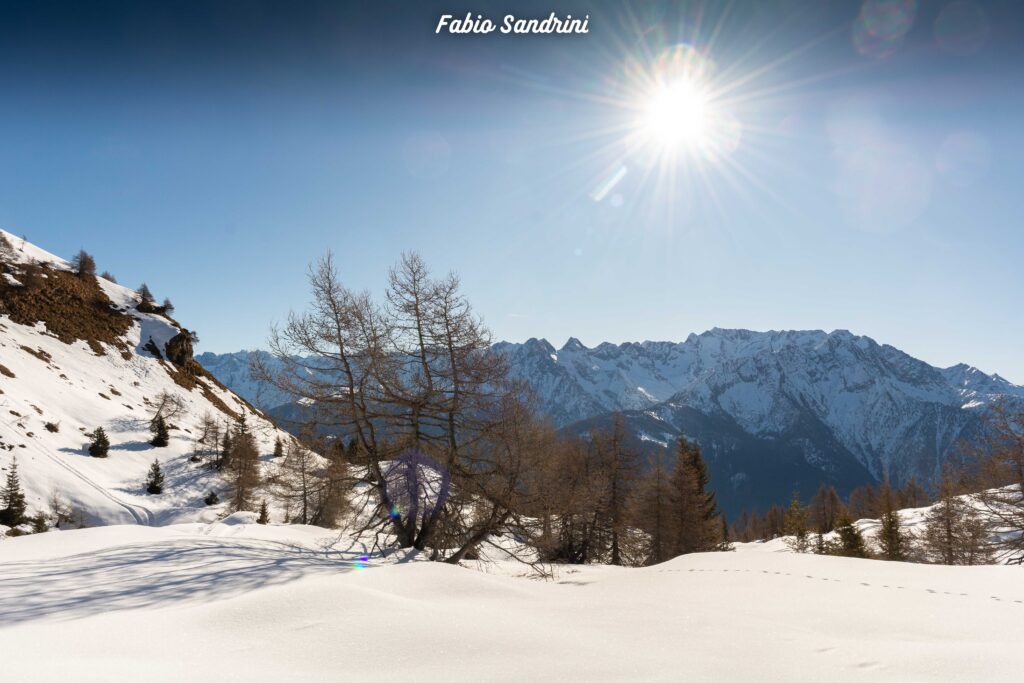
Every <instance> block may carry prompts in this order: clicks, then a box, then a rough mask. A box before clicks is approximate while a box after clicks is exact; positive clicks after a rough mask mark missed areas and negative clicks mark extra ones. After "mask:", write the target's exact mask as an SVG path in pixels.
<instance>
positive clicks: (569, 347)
mask: <svg viewBox="0 0 1024 683" xmlns="http://www.w3.org/2000/svg"><path fill="white" fill-rule="evenodd" d="M559 350H560V351H587V350H589V349H587V347H586V346H584V345H583V342H581V341H580V340H579V339H577V338H576V337H569V339H568V341H566V342H565V344H564V345H563V346H562V348H561V349H559Z"/></svg>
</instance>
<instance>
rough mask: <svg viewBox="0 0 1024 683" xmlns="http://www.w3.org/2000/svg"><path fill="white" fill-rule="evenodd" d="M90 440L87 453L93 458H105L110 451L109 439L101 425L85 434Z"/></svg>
mask: <svg viewBox="0 0 1024 683" xmlns="http://www.w3.org/2000/svg"><path fill="white" fill-rule="evenodd" d="M86 436H88V437H89V438H90V439H92V441H90V442H89V455H91V456H92V457H94V458H105V457H107V453H108V452H109V451H110V439H108V438H107V432H106V431H105V430H104V429H103V427H97V428H96V429H95V430H94V431H92V432H90V433H89V434H86Z"/></svg>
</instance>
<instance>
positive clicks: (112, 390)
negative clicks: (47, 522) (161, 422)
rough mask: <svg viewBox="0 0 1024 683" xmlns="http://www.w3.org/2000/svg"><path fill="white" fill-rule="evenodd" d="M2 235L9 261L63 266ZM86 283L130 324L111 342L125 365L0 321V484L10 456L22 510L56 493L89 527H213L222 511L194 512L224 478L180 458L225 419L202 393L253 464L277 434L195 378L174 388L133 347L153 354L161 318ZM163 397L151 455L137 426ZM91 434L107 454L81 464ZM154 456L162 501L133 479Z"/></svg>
mask: <svg viewBox="0 0 1024 683" xmlns="http://www.w3.org/2000/svg"><path fill="white" fill-rule="evenodd" d="M5 234H6V235H7V238H8V239H9V241H10V242H11V243H12V244H13V245H14V247H15V249H16V257H17V259H18V261H20V262H21V263H28V262H45V263H49V264H50V265H51V267H52V268H54V269H58V270H67V269H68V268H69V267H70V266H69V264H68V262H67V261H65V260H64V259H61V258H59V257H57V256H55V255H53V254H50V253H49V252H46V251H44V250H43V249H40V248H39V247H36V246H35V245H33V244H31V243H27V242H22V240H21V239H20V238H17V237H14V236H13V235H11V234H10V233H5ZM98 281H99V283H100V286H101V287H102V289H103V292H104V294H106V296H107V297H108V298H109V299H110V301H111V302H112V304H114V305H115V306H117V307H118V308H119V310H121V311H122V312H123V314H124V315H126V316H130V317H131V319H132V324H131V327H130V329H129V330H128V332H127V334H126V335H125V336H124V337H123V342H124V343H125V344H126V345H127V347H128V348H129V349H131V353H129V354H128V355H127V357H126V356H123V355H122V352H121V350H120V349H118V348H114V347H113V346H111V345H109V344H102V346H103V349H104V355H97V354H96V353H94V352H93V351H92V350H91V349H90V348H89V346H88V345H87V344H86V342H84V341H81V340H78V341H75V342H73V343H71V344H66V343H64V342H63V341H61V340H60V339H57V338H56V337H55V336H53V335H52V334H50V333H49V332H48V331H47V329H46V328H45V326H44V325H43V324H38V325H36V326H32V327H30V326H26V325H19V324H16V323H14V322H12V321H11V320H10V318H9V317H7V316H4V315H0V364H2V365H3V367H4V368H5V369H6V370H7V372H6V373H4V372H0V477H2V476H3V475H4V474H5V473H6V471H7V469H8V468H9V467H10V465H11V462H12V460H13V459H14V458H15V457H16V458H17V460H18V467H19V471H20V475H21V483H22V487H23V488H24V490H25V492H26V495H27V502H28V507H29V514H33V513H35V512H37V511H42V512H44V513H46V512H49V511H50V508H51V505H50V498H51V496H52V495H53V494H54V493H57V494H59V496H60V497H61V498H62V499H64V500H65V501H66V502H68V503H69V504H70V505H71V506H72V507H73V508H74V509H76V510H79V511H81V513H82V517H83V520H84V521H85V522H86V523H87V524H89V525H95V524H128V523H137V524H167V523H172V522H181V521H193V520H201V521H213V520H214V519H216V518H217V517H218V516H220V515H222V514H224V509H223V508H224V506H223V504H221V505H219V506H213V507H205V505H204V503H203V499H204V497H205V496H206V495H207V494H208V493H209V492H210V491H211V490H215V491H218V492H219V493H221V494H223V489H224V481H223V479H222V478H221V477H220V476H219V475H217V474H216V473H215V472H214V471H213V470H212V469H210V468H209V467H207V466H206V464H205V463H192V462H189V456H191V455H192V454H193V449H194V446H195V437H196V436H197V435H198V434H199V433H200V428H199V424H200V422H201V419H202V417H203V415H205V414H208V415H211V416H213V417H214V418H216V419H217V420H218V421H219V422H220V423H221V424H222V425H223V424H228V423H231V424H233V423H234V420H233V419H232V418H231V416H229V415H227V414H225V413H224V412H223V411H222V410H220V409H219V408H218V406H217V405H215V404H214V403H213V402H212V401H211V400H209V397H210V396H213V397H215V399H216V400H218V401H220V402H221V403H222V404H223V405H226V406H227V407H228V408H229V409H230V410H232V411H233V412H235V413H244V414H245V415H246V417H247V419H248V423H249V427H250V429H251V430H252V431H253V433H254V435H255V437H256V440H257V443H258V446H259V448H260V450H261V454H262V455H263V458H264V460H266V459H268V458H269V456H270V454H271V453H272V451H273V444H274V441H275V439H277V438H278V437H281V438H285V439H287V438H289V437H288V435H287V434H285V433H284V432H282V431H280V430H278V429H277V428H276V427H275V426H274V425H272V424H271V423H270V422H269V421H267V420H266V419H264V418H263V416H262V415H261V414H259V413H258V412H256V411H254V410H252V409H251V408H250V407H249V406H247V405H246V404H245V403H244V402H243V401H241V400H240V399H239V398H238V397H236V396H235V395H234V394H233V393H231V392H230V391H227V390H225V389H223V388H221V387H219V386H217V385H216V384H215V383H214V382H212V381H210V380H208V379H203V378H199V379H197V380H196V381H197V383H201V384H199V385H198V386H196V387H194V388H193V389H191V390H188V389H185V388H183V387H182V386H180V385H179V384H178V383H176V382H175V380H174V378H173V376H172V375H171V374H170V372H169V370H172V371H173V370H174V368H173V367H172V365H171V364H170V363H169V362H168V361H165V360H162V359H160V358H156V357H154V356H153V355H152V354H151V353H149V352H148V351H147V350H146V349H145V348H144V347H145V346H146V344H147V342H148V341H149V340H150V339H152V341H153V342H154V344H155V345H156V346H157V347H158V348H159V349H161V350H162V349H163V348H164V345H165V343H166V342H167V341H168V340H169V339H170V338H171V337H173V336H175V335H176V334H177V333H178V331H179V330H178V328H176V327H175V326H174V325H173V324H172V323H171V322H170V321H169V320H168V319H167V318H165V317H164V316H161V315H157V314H152V313H141V312H139V311H137V310H135V308H134V307H135V305H136V303H137V296H136V294H135V292H134V291H133V290H131V289H129V288H127V287H122V286H120V285H117V284H114V283H112V282H109V281H107V280H104V279H102V278H100V279H99V280H98ZM204 386H205V391H204V390H203V387H204ZM165 392H166V393H167V394H169V395H172V396H174V397H177V399H178V400H180V402H181V405H182V409H181V411H180V412H179V414H177V415H176V416H174V417H173V418H172V419H170V420H169V421H170V422H171V423H172V427H173V428H172V429H171V432H170V444H169V445H168V446H167V447H165V448H154V447H152V446H150V444H149V441H150V440H151V439H152V434H151V433H150V430H149V420H150V418H151V417H152V415H153V408H152V406H153V402H154V401H155V400H157V397H158V396H160V395H161V394H162V393H165ZM48 424H49V425H50V427H47V425H48ZM100 426H102V427H103V428H104V429H105V430H106V432H107V434H108V436H109V438H110V442H111V448H110V454H109V456H108V457H107V458H92V457H90V456H89V454H88V450H87V446H88V443H89V440H90V439H89V437H87V436H86V433H88V432H91V431H92V430H94V429H95V428H96V427H100ZM51 429H56V431H51ZM154 459H156V460H158V461H159V462H160V465H161V467H162V468H163V469H164V474H165V476H166V478H167V486H166V490H165V492H164V493H163V494H162V495H159V496H147V495H146V493H145V487H144V480H145V478H146V473H147V470H148V469H149V467H150V466H151V465H152V463H153V460H154ZM266 467H271V466H270V465H266ZM0 531H2V530H0Z"/></svg>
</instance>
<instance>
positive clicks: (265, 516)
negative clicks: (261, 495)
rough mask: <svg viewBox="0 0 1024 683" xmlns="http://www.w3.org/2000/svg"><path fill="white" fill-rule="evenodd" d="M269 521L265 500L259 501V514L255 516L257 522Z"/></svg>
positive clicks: (265, 522)
mask: <svg viewBox="0 0 1024 683" xmlns="http://www.w3.org/2000/svg"><path fill="white" fill-rule="evenodd" d="M269 521H270V512H269V511H268V510H267V501H265V500H264V501H260V516H259V517H257V518H256V523H257V524H267V523H268V522H269Z"/></svg>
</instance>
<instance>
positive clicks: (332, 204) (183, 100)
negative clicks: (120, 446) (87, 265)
mask: <svg viewBox="0 0 1024 683" xmlns="http://www.w3.org/2000/svg"><path fill="white" fill-rule="evenodd" d="M466 9H472V10H474V11H476V12H482V13H484V14H487V15H490V16H495V17H500V16H502V15H503V14H505V13H508V12H516V13H517V14H520V15H523V16H540V17H543V16H546V15H547V14H548V13H549V12H550V11H556V12H558V13H559V14H565V13H572V14H574V15H580V14H589V15H590V28H591V32H590V34H588V35H586V36H538V37H521V36H520V37H515V36H500V35H489V36H444V35H441V36H438V35H434V33H433V31H434V26H435V25H436V23H437V18H438V17H439V16H440V14H442V13H445V12H456V13H457V11H459V10H466ZM1021 14H1022V12H1021V10H1019V9H1018V8H1017V7H1016V6H1015V3H1013V2H978V3H968V2H956V3H950V2H943V1H938V0H933V1H927V0H921V1H920V2H913V1H912V0H898V1H897V0H872V2H869V3H868V4H867V7H866V8H865V7H862V5H861V3H857V2H849V3H846V2H832V3H820V2H801V1H798V0H791V1H781V0H780V1H778V2H759V3H744V2H732V3H724V2H723V3H715V2H704V3H682V4H678V3H672V4H666V5H665V6H660V5H658V4H657V3H650V2H645V3H636V4H633V5H622V4H620V3H600V2H575V3H557V2H548V3H537V2H516V3H512V2H509V3H506V4H504V5H502V4H495V3H490V4H485V3H469V4H464V5H460V6H459V7H454V6H452V5H445V4H436V3H422V2H420V3H409V4H402V3H396V2H378V3H363V4H342V3H330V2H310V3H302V4H301V5H300V6H295V5H293V4H288V3H283V2H270V3H268V2H209V3H193V2H181V3H162V4H157V3H141V2H104V1H99V2H96V3H88V4H79V3H59V2H42V3H0V83H2V87H3V94H4V106H3V107H2V108H0V226H2V227H4V228H5V229H7V230H9V231H11V232H14V233H16V234H24V235H26V236H28V238H29V239H30V240H32V241H34V242H36V243H38V244H40V246H43V247H44V248H47V249H49V250H51V251H54V252H57V253H61V254H71V253H73V252H74V251H76V250H77V249H78V248H80V247H85V248H86V249H88V250H89V251H91V252H92V253H94V254H95V256H96V257H97V260H98V261H99V265H100V268H101V269H109V270H110V271H111V272H113V273H114V274H115V275H116V276H117V277H118V279H119V280H120V281H121V282H122V283H125V284H130V285H136V284H138V283H139V282H142V281H143V280H145V281H146V282H147V283H148V284H149V285H150V287H151V288H152V289H153V291H154V292H155V293H156V294H157V295H158V296H160V297H162V296H170V297H171V298H172V299H173V300H174V302H175V304H176V305H177V308H178V317H179V318H180V319H181V320H182V321H183V322H184V323H185V324H186V325H188V326H189V327H194V328H195V329H197V330H198V332H199V334H200V337H201V339H202V344H201V349H202V350H211V351H230V350H237V349H240V348H255V347H259V346H260V345H261V344H262V343H263V341H264V339H265V338H266V334H267V330H268V327H269V325H270V324H271V323H272V322H273V321H275V320H281V319H282V318H283V317H284V316H285V315H286V313H287V312H288V310H289V309H291V308H301V307H302V306H303V305H304V303H305V301H306V299H307V293H306V288H305V283H304V274H305V268H306V266H307V264H308V263H309V262H310V261H311V260H313V259H315V258H317V257H318V256H319V255H320V254H322V253H323V252H324V251H325V250H326V249H332V250H334V252H335V253H336V254H337V255H338V260H339V262H340V263H341V264H342V268H343V276H344V279H345V281H346V282H347V283H348V284H350V285H351V286H352V287H354V288H357V289H363V288H368V289H370V290H374V291H380V290H381V289H382V287H383V285H384V280H385V274H386V269H387V267H388V266H389V265H390V264H391V263H393V262H394V261H395V259H396V258H397V257H398V255H399V254H400V252H401V251H402V250H404V249H415V250H418V251H420V252H421V253H422V254H423V255H424V257H425V258H426V259H427V261H428V262H429V263H430V264H432V265H433V267H435V268H436V269H437V270H438V271H447V270H449V269H454V270H456V271H458V272H459V273H460V275H461V276H462V279H463V283H464V287H465V290H466V292H467V294H468V295H469V296H470V298H471V300H472V301H473V302H474V305H475V307H476V308H477V310H478V311H479V312H480V313H481V314H483V315H484V317H485V319H486V320H487V322H488V323H489V325H490V326H491V328H492V329H493V331H494V333H495V336H496V337H498V338H503V339H509V340H513V341H516V340H524V339H526V338H529V337H534V336H536V337H546V338H548V339H549V340H551V341H552V342H553V343H555V344H556V345H560V344H561V343H562V342H564V340H565V339H566V338H568V337H569V336H575V337H578V338H580V339H581V340H582V341H583V342H584V343H587V344H596V343H599V342H601V341H615V342H619V341H626V340H643V339H671V340H681V339H683V338H685V337H686V335H687V334H689V333H690V332H700V331H703V330H705V329H707V328H710V327H714V326H719V327H745V328H752V329H792V328H799V329H812V328H813V329H817V328H821V329H826V330H830V329H835V328H845V329H849V330H851V331H853V332H856V333H860V334H867V335H870V336H872V337H874V338H875V339H877V340H878V341H880V342H884V343H889V344H892V345H894V346H897V347H899V348H902V349H903V350H905V351H907V352H909V353H911V354H912V355H915V356H918V357H920V358H923V359H925V360H927V361H929V362H932V363H934V364H937V365H949V364H952V363H955V362H960V361H964V362H968V363H971V364H974V365H977V366H979V367H981V368H982V369H984V370H986V371H988V372H999V373H1000V374H1002V375H1004V376H1006V377H1008V378H1009V379H1011V380H1014V381H1016V382H1024V355H1022V354H1020V353H1019V349H1020V346H1021V343H1020V339H1021V338H1024V320H1022V318H1021V316H1020V313H1019V311H1020V301H1021V299H1022V295H1024V277H1022V275H1021V266H1020V264H1021V261H1022V257H1024V231H1022V229H1021V223H1020V218H1019V216H1020V211H1019V210H1018V200H1017V198H1018V197H1019V196H1020V192H1019V188H1020V187H1021V182H1022V179H1024V162H1022V160H1021V150H1022V149H1024V132H1022V130H1021V127H1020V125H1019V120H1020V115H1021V104H1022V97H1024V95H1022V94H1021V91H1020V88H1019V81H1020V77H1021V71H1022V69H1021V67H1022V64H1024V62H1022V61H1021V60H1022V58H1024V55H1022V54H1021V48H1020V44H1022V43H1024V40H1021V38H1022V30H1024V21H1022V17H1021ZM865 27H866V28H865ZM865 30H866V31H867V34H865V33H864V32H865ZM865 35H866V36H867V39H865ZM683 44H687V45H690V46H692V47H694V49H695V50H697V51H698V52H699V53H700V55H702V57H701V59H702V60H704V61H703V62H702V63H703V64H706V65H710V64H712V63H713V64H714V65H715V69H714V70H713V71H712V70H710V69H709V70H708V74H709V77H708V79H707V84H708V86H707V87H708V88H709V90H712V91H714V92H716V93H719V92H725V91H727V92H726V94H723V95H721V97H720V98H719V100H718V101H717V103H716V105H715V106H716V107H717V109H716V111H718V112H719V113H721V112H727V113H728V115H729V117H730V120H733V121H736V122H738V126H739V128H738V129H739V131H740V135H739V141H738V144H737V145H735V146H734V148H732V147H730V150H729V151H728V152H723V153H721V154H718V155H716V156H715V157H714V158H707V157H706V156H701V155H697V154H693V155H691V156H690V157H687V156H686V153H684V154H682V155H676V156H675V157H673V158H672V159H671V160H670V161H665V160H664V158H661V161H660V162H659V161H657V159H659V157H658V154H659V152H660V150H658V149H656V147H657V145H654V146H653V148H652V146H651V144H648V143H644V145H643V146H641V147H640V148H638V147H637V146H635V145H633V144H632V143H630V142H628V140H631V139H632V138H630V136H631V135H632V132H631V131H632V128H631V127H630V126H632V125H633V123H634V122H635V120H636V119H637V117H638V114H637V112H638V111H642V110H643V107H644V106H645V104H644V103H645V101H646V99H649V96H648V95H647V94H646V91H645V87H646V86H645V83H646V82H647V81H646V80H645V76H644V74H647V75H648V76H649V73H648V72H651V71H654V70H655V69H656V61H657V56H658V55H659V54H662V53H663V52H664V51H666V50H671V49H677V48H678V46H680V45H683ZM630 64H632V65H633V66H634V67H636V68H633V69H630V68H628V66H627V65H630ZM638 70H639V72H641V73H640V75H639V76H638V75H637V73H638ZM733 142H735V140H733ZM620 169H622V170H621V171H620ZM617 175H618V176H621V177H620V178H619V180H618V182H616V183H614V186H613V187H611V189H609V190H608V191H607V192H604V193H602V192H601V191H600V189H601V188H602V187H604V186H606V183H607V181H608V179H609V178H615V177H616V176H617ZM607 185H611V183H607ZM598 199H599V200H598Z"/></svg>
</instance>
